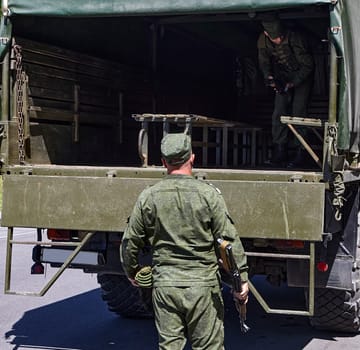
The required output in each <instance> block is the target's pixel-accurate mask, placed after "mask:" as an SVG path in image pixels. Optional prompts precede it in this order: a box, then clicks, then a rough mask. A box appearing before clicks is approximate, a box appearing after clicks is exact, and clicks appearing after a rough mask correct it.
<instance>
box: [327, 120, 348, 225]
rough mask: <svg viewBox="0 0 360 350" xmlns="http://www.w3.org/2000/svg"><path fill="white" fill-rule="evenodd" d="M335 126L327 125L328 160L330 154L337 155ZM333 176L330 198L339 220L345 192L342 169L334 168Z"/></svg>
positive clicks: (336, 217)
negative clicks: (331, 196) (331, 197)
mask: <svg viewBox="0 0 360 350" xmlns="http://www.w3.org/2000/svg"><path fill="white" fill-rule="evenodd" d="M336 139H337V127H336V126H334V125H329V127H328V143H329V161H330V156H331V155H334V156H337V155H338V151H337V145H336ZM333 173H334V178H333V188H334V190H333V193H334V198H333V199H332V204H333V206H334V208H335V220H336V221H341V219H342V208H343V206H344V201H345V200H346V199H345V198H344V193H345V184H344V171H343V170H334V171H333Z"/></svg>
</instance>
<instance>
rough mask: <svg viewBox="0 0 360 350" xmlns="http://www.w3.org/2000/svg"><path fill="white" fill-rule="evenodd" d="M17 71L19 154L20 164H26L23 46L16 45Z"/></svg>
mask: <svg viewBox="0 0 360 350" xmlns="http://www.w3.org/2000/svg"><path fill="white" fill-rule="evenodd" d="M14 52H15V59H16V63H15V69H16V114H17V119H18V120H17V122H18V152H19V154H18V155H19V162H20V164H25V131H24V100H23V91H24V90H23V87H24V82H25V72H24V71H23V66H22V52H21V46H19V45H14Z"/></svg>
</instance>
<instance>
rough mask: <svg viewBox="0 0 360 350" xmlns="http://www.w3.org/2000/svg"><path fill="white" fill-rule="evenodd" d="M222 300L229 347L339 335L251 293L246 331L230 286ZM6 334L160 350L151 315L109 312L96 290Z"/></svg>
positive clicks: (27, 340)
mask: <svg viewBox="0 0 360 350" xmlns="http://www.w3.org/2000/svg"><path fill="white" fill-rule="evenodd" d="M270 292H271V293H274V298H273V299H278V300H280V301H284V300H285V301H286V300H287V299H289V300H290V301H291V299H292V298H294V299H296V298H299V294H296V293H295V294H293V295H291V294H289V293H288V291H286V290H284V289H283V288H278V289H277V290H276V289H275V291H270ZM300 298H301V297H300ZM224 300H225V309H226V319H225V334H226V340H225V345H226V349H227V350H233V349H234V350H235V349H242V350H247V349H252V350H253V349H261V350H263V349H266V350H272V349H273V350H275V349H276V350H281V349H286V350H288V349H292V350H298V349H299V350H300V349H304V348H305V347H306V345H307V344H309V343H310V342H311V341H312V339H314V338H318V339H322V340H326V341H328V342H332V341H336V340H335V338H334V337H335V336H336V335H335V334H333V333H326V332H319V331H316V330H314V329H312V328H311V327H310V326H309V324H308V321H307V319H306V318H304V317H291V316H281V315H269V314H265V313H264V311H263V310H262V309H261V307H260V306H259V304H258V303H257V302H256V301H255V300H254V298H253V297H252V298H251V300H250V302H249V305H248V320H247V324H248V325H249V326H250V327H251V330H250V331H249V332H248V333H247V334H245V335H243V334H241V333H240V329H239V319H238V315H237V313H236V311H235V309H234V306H233V302H232V300H231V296H230V292H229V290H225V291H224ZM342 336H344V335H342ZM5 338H6V340H7V344H9V346H10V348H9V349H14V350H16V349H52V350H53V349H62V350H65V349H72V350H74V349H80V350H108V349H117V350H118V349H131V350H140V349H141V350H144V349H157V335H156V330H155V327H154V324H153V320H136V319H124V318H121V317H118V316H116V315H114V314H112V313H110V312H109V311H108V310H107V309H106V305H105V304H104V303H103V302H102V300H101V297H100V291H99V290H98V289H95V290H92V291H90V292H87V293H84V294H80V295H77V296H74V297H71V298H68V299H64V300H62V301H59V302H55V303H53V304H49V305H46V306H43V307H39V308H36V309H33V310H30V311H27V312H25V313H24V315H23V317H22V318H21V319H19V321H17V322H16V323H15V324H14V325H13V327H12V329H11V330H10V329H9V330H8V331H7V332H6V334H5Z"/></svg>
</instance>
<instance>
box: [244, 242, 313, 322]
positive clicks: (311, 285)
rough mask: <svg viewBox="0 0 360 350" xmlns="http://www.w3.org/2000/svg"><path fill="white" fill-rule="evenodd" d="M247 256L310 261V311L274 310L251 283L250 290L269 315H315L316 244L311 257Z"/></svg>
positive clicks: (311, 245)
mask: <svg viewBox="0 0 360 350" xmlns="http://www.w3.org/2000/svg"><path fill="white" fill-rule="evenodd" d="M246 255H247V256H262V257H268V258H286V259H306V260H309V262H310V263H309V305H308V310H286V309H273V308H271V307H270V306H269V305H268V304H267V302H266V301H265V299H264V298H263V297H262V296H261V294H260V293H259V292H258V290H257V289H256V287H255V286H254V285H253V284H252V283H251V282H250V281H249V288H250V291H251V293H252V294H253V295H254V297H255V298H256V300H257V301H258V302H259V304H260V305H261V306H262V307H263V309H264V310H265V312H267V313H269V314H282V315H296V316H313V315H314V298H315V270H314V266H315V243H313V242H311V243H310V254H309V255H295V254H270V253H248V252H246Z"/></svg>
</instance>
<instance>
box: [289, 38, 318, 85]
mask: <svg viewBox="0 0 360 350" xmlns="http://www.w3.org/2000/svg"><path fill="white" fill-rule="evenodd" d="M289 40H290V44H291V48H292V50H293V52H294V54H295V57H296V60H297V61H298V63H299V65H300V69H299V70H298V71H296V73H295V74H294V77H293V81H292V83H293V84H294V86H295V87H296V86H298V85H300V84H301V83H302V82H303V81H305V80H306V79H307V78H308V77H309V76H310V75H311V74H312V72H313V70H314V60H313V57H312V55H311V54H310V52H309V49H308V44H307V42H306V40H305V38H304V37H303V36H301V35H300V34H299V33H296V32H294V33H292V34H291V38H290V39H289Z"/></svg>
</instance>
